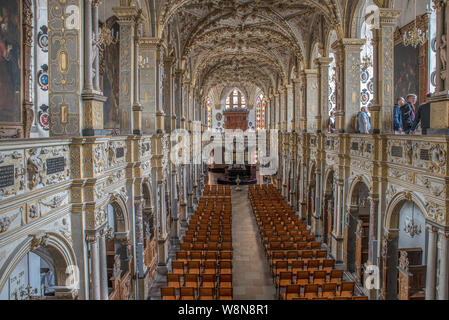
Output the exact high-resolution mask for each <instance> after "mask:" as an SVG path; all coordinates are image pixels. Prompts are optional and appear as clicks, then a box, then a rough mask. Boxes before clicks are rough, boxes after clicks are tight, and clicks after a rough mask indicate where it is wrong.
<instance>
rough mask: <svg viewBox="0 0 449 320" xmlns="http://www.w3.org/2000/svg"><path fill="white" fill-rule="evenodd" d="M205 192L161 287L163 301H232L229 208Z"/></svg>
mask: <svg viewBox="0 0 449 320" xmlns="http://www.w3.org/2000/svg"><path fill="white" fill-rule="evenodd" d="M208 187H209V186H208ZM208 190H209V191H208V195H209V196H208V197H203V198H202V199H201V200H200V202H199V204H198V208H197V210H196V212H195V214H194V215H193V216H192V217H191V218H190V221H189V226H188V228H187V232H186V234H185V236H184V238H183V241H182V243H181V244H180V250H178V251H177V252H176V261H172V265H171V267H172V271H171V273H170V274H168V275H167V287H164V288H161V295H162V299H164V300H232V299H233V289H232V205H231V201H230V198H225V197H221V196H218V195H217V196H215V195H214V192H213V191H211V189H210V188H209V189H208ZM216 190H217V189H216ZM223 190H224V189H223ZM229 191H230V189H229Z"/></svg>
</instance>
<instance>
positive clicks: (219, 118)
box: [215, 113, 223, 121]
mask: <svg viewBox="0 0 449 320" xmlns="http://www.w3.org/2000/svg"><path fill="white" fill-rule="evenodd" d="M215 117H216V119H217V121H221V120H222V119H223V115H222V114H221V113H217V115H216V116H215Z"/></svg>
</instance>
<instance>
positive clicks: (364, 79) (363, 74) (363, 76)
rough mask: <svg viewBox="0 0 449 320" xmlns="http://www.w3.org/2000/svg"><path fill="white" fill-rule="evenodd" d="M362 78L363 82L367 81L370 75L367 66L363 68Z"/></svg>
mask: <svg viewBox="0 0 449 320" xmlns="http://www.w3.org/2000/svg"><path fill="white" fill-rule="evenodd" d="M360 76H361V78H362V83H367V82H368V80H369V78H370V76H369V72H368V69H367V68H363V69H362V74H361V75H360Z"/></svg>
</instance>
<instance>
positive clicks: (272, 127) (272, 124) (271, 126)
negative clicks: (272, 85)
mask: <svg viewBox="0 0 449 320" xmlns="http://www.w3.org/2000/svg"><path fill="white" fill-rule="evenodd" d="M268 101H269V113H270V122H269V123H270V127H269V128H270V129H271V130H273V129H274V96H273V95H271V94H270V98H269V100H268Z"/></svg>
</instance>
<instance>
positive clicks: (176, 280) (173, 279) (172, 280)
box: [167, 274, 181, 289]
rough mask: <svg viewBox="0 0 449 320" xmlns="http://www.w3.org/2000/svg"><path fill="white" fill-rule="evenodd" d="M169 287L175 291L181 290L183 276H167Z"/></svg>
mask: <svg viewBox="0 0 449 320" xmlns="http://www.w3.org/2000/svg"><path fill="white" fill-rule="evenodd" d="M167 286H168V287H169V288H175V289H179V288H181V275H179V274H167Z"/></svg>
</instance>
